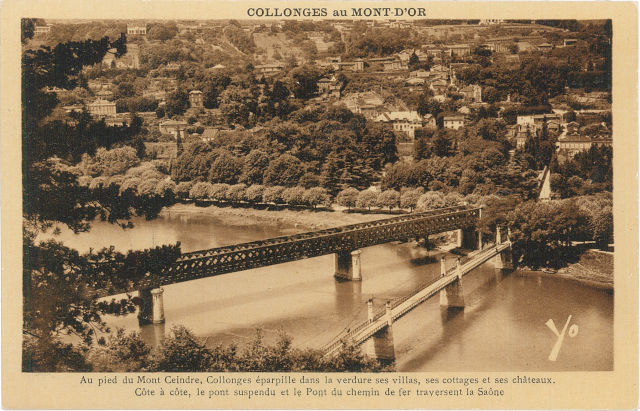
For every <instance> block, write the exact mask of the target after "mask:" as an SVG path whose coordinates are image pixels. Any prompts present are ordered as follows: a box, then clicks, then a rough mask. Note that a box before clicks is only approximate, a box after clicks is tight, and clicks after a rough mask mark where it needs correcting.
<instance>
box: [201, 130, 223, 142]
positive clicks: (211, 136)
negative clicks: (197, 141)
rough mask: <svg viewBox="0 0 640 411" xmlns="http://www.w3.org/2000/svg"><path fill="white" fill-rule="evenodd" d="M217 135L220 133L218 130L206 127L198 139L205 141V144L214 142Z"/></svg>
mask: <svg viewBox="0 0 640 411" xmlns="http://www.w3.org/2000/svg"><path fill="white" fill-rule="evenodd" d="M219 133H220V129H217V128H213V127H207V128H205V129H204V132H203V133H202V134H201V135H200V138H201V139H202V141H205V142H211V141H215V140H216V138H217V137H218V134H219Z"/></svg>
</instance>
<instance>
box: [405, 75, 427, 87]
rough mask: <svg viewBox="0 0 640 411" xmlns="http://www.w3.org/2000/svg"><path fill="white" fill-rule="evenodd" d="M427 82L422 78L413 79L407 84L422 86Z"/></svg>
mask: <svg viewBox="0 0 640 411" xmlns="http://www.w3.org/2000/svg"><path fill="white" fill-rule="evenodd" d="M425 82H426V80H425V79H424V78H420V77H412V78H410V79H408V80H407V81H406V83H407V84H408V85H410V86H420V85H423V84H424V83H425Z"/></svg>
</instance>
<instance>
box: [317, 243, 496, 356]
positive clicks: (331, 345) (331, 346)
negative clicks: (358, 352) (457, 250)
mask: <svg viewBox="0 0 640 411" xmlns="http://www.w3.org/2000/svg"><path fill="white" fill-rule="evenodd" d="M503 246H504V247H507V246H508V245H507V244H503ZM494 247H495V244H494V243H485V244H484V246H483V249H482V250H475V251H472V252H471V253H469V254H467V255H466V256H464V257H462V258H461V261H460V262H461V265H462V269H463V274H466V273H464V268H465V267H464V265H465V264H467V263H469V262H471V261H473V260H474V259H476V258H482V256H483V255H491V254H493V253H495V252H496V249H495V248H494ZM457 270H458V267H457V264H456V265H454V266H453V267H450V268H449V269H447V271H446V274H445V275H444V277H448V276H451V275H454V274H456V272H457ZM442 278H443V276H442V275H438V276H436V277H434V278H432V279H430V280H429V281H426V282H424V283H422V284H420V285H419V286H417V287H415V288H414V289H412V290H411V291H410V292H409V293H407V294H406V295H404V296H402V297H397V298H394V299H393V300H391V310H393V309H395V308H397V307H399V306H400V305H402V304H403V303H404V302H406V301H408V300H409V299H411V298H412V297H414V296H415V295H417V294H418V293H420V292H421V291H423V290H424V289H425V288H427V287H430V286H431V285H433V284H434V283H436V282H438V281H440V280H441V279H442ZM408 311H409V310H407V311H405V312H403V313H402V314H401V315H399V316H397V317H395V318H394V320H396V319H398V318H400V317H401V316H402V315H404V314H406V313H407V312H408ZM385 315H386V307H383V308H382V309H379V310H378V311H377V312H375V314H374V316H373V319H371V320H369V319H367V320H365V321H363V322H361V323H360V324H358V325H357V326H356V327H354V328H349V329H348V330H347V331H345V332H343V333H341V334H339V335H338V336H336V337H334V338H333V339H332V340H331V341H329V342H328V343H327V344H325V345H324V346H322V347H321V348H320V350H321V351H323V352H325V353H327V352H331V351H333V350H335V349H336V348H338V347H339V346H340V345H342V344H343V343H344V342H345V341H348V340H350V339H353V337H354V336H356V335H357V334H359V333H360V332H361V331H362V330H364V329H365V328H367V327H368V326H369V325H371V324H372V323H374V322H376V321H378V320H380V319H381V318H382V317H384V316H385ZM380 328H384V325H383V326H381V327H380Z"/></svg>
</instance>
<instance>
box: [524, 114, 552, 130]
mask: <svg viewBox="0 0 640 411" xmlns="http://www.w3.org/2000/svg"><path fill="white" fill-rule="evenodd" d="M545 121H546V122H547V123H548V122H549V121H556V122H558V123H559V122H560V116H559V115H558V114H555V113H551V114H529V115H524V116H523V115H519V116H518V117H517V122H516V123H517V124H519V125H521V126H524V125H529V126H534V127H535V128H536V129H538V130H540V129H542V124H543V123H544V122H545ZM547 127H548V125H547Z"/></svg>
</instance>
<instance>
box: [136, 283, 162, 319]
mask: <svg viewBox="0 0 640 411" xmlns="http://www.w3.org/2000/svg"><path fill="white" fill-rule="evenodd" d="M163 293H164V289H163V288H154V289H144V290H140V291H138V297H140V309H139V310H138V323H139V324H140V325H144V324H162V323H164V301H163V298H162V294H163Z"/></svg>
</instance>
